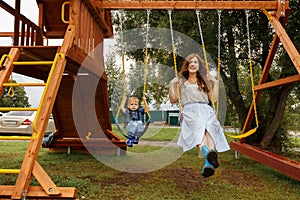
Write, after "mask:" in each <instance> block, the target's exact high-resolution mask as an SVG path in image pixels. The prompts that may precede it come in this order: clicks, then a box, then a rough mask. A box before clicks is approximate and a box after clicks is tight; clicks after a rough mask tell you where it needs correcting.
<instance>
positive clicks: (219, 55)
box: [216, 10, 222, 117]
mask: <svg viewBox="0 0 300 200" xmlns="http://www.w3.org/2000/svg"><path fill="white" fill-rule="evenodd" d="M217 13H218V89H219V91H218V96H217V105H216V115H217V117H219V103H220V81H221V77H220V71H221V13H222V10H218V11H217Z"/></svg>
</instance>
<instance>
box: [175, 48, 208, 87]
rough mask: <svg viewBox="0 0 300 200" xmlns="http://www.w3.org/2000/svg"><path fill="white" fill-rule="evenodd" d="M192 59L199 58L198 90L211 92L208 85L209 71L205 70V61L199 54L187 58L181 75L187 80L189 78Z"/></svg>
mask: <svg viewBox="0 0 300 200" xmlns="http://www.w3.org/2000/svg"><path fill="white" fill-rule="evenodd" d="M192 58H197V59H198V63H199V70H198V71H197V74H196V76H197V84H198V86H199V87H198V89H199V90H202V89H203V90H204V91H205V92H207V93H208V92H209V87H208V84H207V78H206V77H207V71H206V68H205V64H204V62H203V60H202V59H201V57H200V55H199V54H196V53H192V54H190V55H188V56H187V57H186V58H185V61H184V63H183V65H182V68H181V70H180V74H181V75H182V76H184V77H185V79H186V80H187V79H188V78H189V71H188V69H189V64H190V63H191V60H192Z"/></svg>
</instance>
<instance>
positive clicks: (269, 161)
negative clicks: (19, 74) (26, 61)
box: [0, 0, 300, 199]
mask: <svg viewBox="0 0 300 200" xmlns="http://www.w3.org/2000/svg"><path fill="white" fill-rule="evenodd" d="M37 3H38V5H39V10H40V19H39V25H38V26H33V25H32V24H33V23H31V22H30V21H29V20H28V19H25V18H24V16H22V15H20V0H16V6H17V7H16V9H15V10H14V9H11V8H10V7H9V6H8V5H7V4H6V3H4V2H3V1H2V0H1V1H0V7H2V8H4V9H5V10H7V11H8V12H9V13H11V14H12V15H14V16H15V29H14V33H9V34H8V33H0V36H6V35H9V36H11V35H14V36H15V37H14V42H13V46H12V47H9V48H6V47H5V48H4V47H1V48H0V51H1V54H2V55H3V52H6V51H7V49H8V50H9V55H7V57H6V56H4V58H3V66H5V68H3V69H2V70H1V71H0V84H1V87H0V89H1V90H2V89H3V84H4V83H5V82H7V80H8V78H9V76H10V74H11V73H12V69H13V68H14V65H15V64H16V62H17V61H18V59H19V57H22V56H23V57H24V52H26V53H29V57H30V56H31V58H32V55H34V53H35V54H36V55H38V56H39V59H42V58H49V57H51V56H52V57H53V55H58V57H57V62H56V64H55V65H56V66H55V68H54V69H55V71H54V76H53V77H52V78H51V79H49V82H48V83H47V84H48V85H49V88H48V89H47V91H46V92H45V100H44V102H43V103H42V104H41V106H40V108H39V109H40V110H41V115H40V116H39V117H38V119H37V129H38V132H39V134H38V135H37V136H36V138H33V139H31V140H30V143H29V147H28V149H27V152H26V155H25V157H24V160H23V163H22V166H21V169H20V170H19V171H18V174H19V176H18V178H17V182H16V185H14V186H3V185H1V186H0V199H22V198H23V197H22V192H23V191H26V192H27V193H26V195H28V198H33V199H76V194H77V191H76V188H64V187H57V186H56V185H55V183H54V182H53V181H52V180H51V178H50V177H49V176H48V175H47V173H46V171H45V170H44V169H43V168H42V166H41V165H40V164H39V163H38V161H37V158H38V154H39V150H40V148H41V145H42V137H43V134H44V131H45V128H46V124H47V119H48V116H49V114H50V113H51V112H54V113H53V114H54V116H58V119H61V118H60V117H63V115H60V112H63V113H64V114H66V113H68V114H69V112H70V113H71V108H69V107H68V105H67V104H66V103H65V101H66V99H68V98H70V96H72V95H71V93H70V91H72V88H69V87H68V86H69V85H72V84H73V83H74V80H73V79H72V78H64V77H63V73H64V72H67V73H69V74H71V75H72V74H73V73H74V74H76V67H75V66H76V65H78V64H79V65H80V64H82V63H83V60H84V59H85V58H86V57H87V56H88V55H89V53H90V51H91V49H92V48H93V47H92V46H91V42H90V41H94V40H91V38H96V39H99V38H101V39H103V38H104V37H110V36H112V21H111V18H110V17H109V15H108V12H109V10H116V9H128V10H130V9H131V10H145V9H152V10H166V9H171V10H194V9H201V10H265V11H266V12H264V13H265V14H266V16H267V17H268V18H269V20H270V23H271V24H272V26H273V28H274V30H275V32H276V33H275V35H274V38H273V43H272V46H271V48H270V51H269V55H268V58H267V61H266V63H265V66H264V70H263V72H262V75H261V78H260V81H259V83H258V85H257V86H255V91H256V92H255V102H258V100H259V97H260V95H261V94H262V90H264V89H268V88H272V87H277V86H281V85H284V84H290V83H294V82H299V81H300V56H299V53H298V51H297V49H296V48H295V46H294V44H293V42H292V41H291V40H290V38H289V37H288V35H287V33H286V32H285V29H284V25H285V23H286V22H287V19H288V16H289V14H290V8H289V1H288V0H251V1H250V0H228V1H226V0H214V1H210V0H199V1H189V0H186V1H148V0H147V1H132V0H129V1H128V0H124V1H122V0H121V1H120V0H116V1H114V0H69V1H67V0H63V1H61V0H59V1H58V0H56V1H54V0H53V1H50V0H37ZM55 3H58V4H62V3H67V4H69V5H70V10H69V12H67V11H66V13H65V16H64V17H66V18H67V20H64V19H61V20H60V21H55V20H53V21H51V19H54V17H56V16H55V15H53V13H51V12H53V11H56V9H53V8H57V5H56V4H55ZM49 11H51V12H49ZM107 11H108V12H107ZM81 12H82V13H85V14H80V13H81ZM45 16H51V17H50V18H47V19H48V21H46V20H43V17H45ZM19 20H21V21H22V20H23V21H24V22H26V23H27V29H26V30H25V26H23V25H22V26H21V27H19ZM62 21H64V23H65V22H67V23H69V24H64V23H62ZM87 22H88V23H87ZM45 23H46V24H45ZM51 25H53V26H51ZM88 25H90V26H92V27H93V31H90V29H89V28H88ZM30 26H32V27H33V28H32V29H31V28H30ZM44 26H48V27H50V28H49V29H48V30H47V31H44ZM28 27H29V28H28ZM19 29H20V30H21V32H20V31H19ZM30 31H35V32H34V33H31V32H30ZM43 36H46V37H48V38H62V39H63V44H62V45H61V46H58V47H47V46H43V45H42V43H43ZM101 39H100V40H97V41H96V42H95V43H96V45H97V44H98V43H100V42H101ZM280 42H281V43H282V44H283V46H284V48H285V50H286V51H287V53H288V55H289V57H290V58H291V60H292V62H293V64H294V67H295V68H296V70H297V72H298V74H297V75H294V76H291V77H287V78H284V79H280V80H276V81H272V82H266V81H267V77H268V74H269V72H270V69H271V63H272V61H273V59H274V57H275V53H276V50H277V49H278V45H279V43H280ZM21 51H22V53H21ZM102 56H103V55H102ZM100 57H101V55H100ZM51 59H52V58H50V60H51ZM97 63H103V61H101V60H100V61H99V62H97ZM0 65H2V61H1V64H0ZM96 67H97V64H95V63H94V62H93V61H92V60H91V61H90V62H88V64H87V65H86V66H85V68H86V70H89V72H91V73H93V74H96V75H97V76H100V77H101V81H100V84H99V85H100V87H99V90H97V92H100V93H103V95H102V97H101V98H102V99H99V100H98V103H97V105H100V108H99V110H102V111H103V110H104V111H103V112H102V113H101V118H99V120H100V123H102V125H103V126H104V127H107V128H105V130H106V129H108V130H111V123H110V120H109V110H108V105H106V104H107V100H106V99H104V98H107V97H108V96H107V94H106V93H104V92H103V91H107V85H106V80H107V77H106V74H105V73H104V74H99V71H98V68H96ZM101 67H102V68H101ZM15 68H16V67H15ZM100 68H101V69H103V66H100ZM16 69H17V70H22V69H20V68H16ZM31 69H32V70H37V71H36V72H34V71H32V72H31V74H30V75H33V77H34V76H39V77H37V78H40V79H43V80H45V77H44V76H43V74H44V72H47V70H48V68H44V67H41V66H38V67H36V68H35V67H32V68H31ZM71 77H72V76H71ZM101 84H102V85H101ZM83 89H84V88H83ZM62 94H63V95H62ZM79 105H80V102H79ZM85 106H86V104H85ZM101 106H102V107H101ZM55 108H56V109H55ZM58 108H59V109H65V110H60V111H59V109H58ZM66 108H67V110H66ZM52 109H54V110H52ZM71 114H72V113H71ZM253 115H254V112H253V104H252V105H251V107H250V109H249V112H248V116H247V119H246V122H245V124H244V127H243V131H242V132H243V133H244V132H246V131H247V130H249V128H250V124H251V121H252V119H253ZM67 117H68V118H70V117H71V119H73V118H72V115H67ZM56 122H57V123H56V124H57V125H58V127H59V128H60V130H62V131H63V130H65V129H66V128H70V125H69V126H68V127H64V124H63V123H61V122H60V120H58V121H56ZM68 123H72V122H71V121H68ZM64 128H65V129H64ZM71 131H73V129H72V130H71ZM71 131H69V132H67V131H66V132H67V133H68V134H70V137H71V138H72V140H65V137H66V136H68V135H62V136H61V137H59V138H58V139H57V140H56V143H54V144H55V145H56V146H55V145H54V144H53V145H54V146H53V147H61V146H65V145H73V146H82V144H81V143H80V144H79V142H80V138H74V137H75V136H74V134H73V133H72V134H71ZM106 135H107V136H108V137H109V138H111V139H113V141H114V143H115V145H116V146H118V147H120V148H125V150H126V145H125V142H124V141H122V140H121V139H120V138H118V137H117V136H116V135H114V134H113V133H110V132H109V133H106ZM77 137H78V136H77ZM60 141H61V142H60ZM99 141H100V140H99ZM74 142H76V144H75V143H74ZM96 143H97V144H96ZM90 144H91V145H95V147H99V145H104V146H105V145H107V144H106V143H105V142H103V141H102V142H100V143H98V142H97V141H94V140H91V143H90ZM124 145H125V146H124ZM231 147H232V148H233V149H235V150H237V151H239V152H241V153H243V154H245V155H247V156H249V157H251V158H253V159H255V160H257V161H259V162H261V163H263V164H265V165H268V166H270V167H272V168H274V169H276V170H279V171H280V172H282V173H284V174H286V175H288V176H290V177H292V178H295V179H297V180H300V164H299V163H298V162H295V161H291V160H289V159H286V158H283V157H280V156H277V155H274V154H271V153H268V152H266V151H263V150H261V149H257V148H255V147H252V146H250V145H247V144H245V143H243V140H240V142H232V143H231ZM32 176H34V177H35V178H36V179H37V181H38V182H39V183H40V184H41V186H30V180H31V178H32Z"/></svg>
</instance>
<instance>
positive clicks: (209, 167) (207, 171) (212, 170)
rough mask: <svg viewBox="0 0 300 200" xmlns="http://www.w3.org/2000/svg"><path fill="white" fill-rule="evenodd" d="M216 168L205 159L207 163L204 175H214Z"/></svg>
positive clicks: (204, 167)
mask: <svg viewBox="0 0 300 200" xmlns="http://www.w3.org/2000/svg"><path fill="white" fill-rule="evenodd" d="M214 173H215V168H214V167H213V166H212V165H211V164H210V163H209V162H208V160H205V164H204V166H203V168H202V176H204V177H206V178H207V177H210V176H212V175H214Z"/></svg>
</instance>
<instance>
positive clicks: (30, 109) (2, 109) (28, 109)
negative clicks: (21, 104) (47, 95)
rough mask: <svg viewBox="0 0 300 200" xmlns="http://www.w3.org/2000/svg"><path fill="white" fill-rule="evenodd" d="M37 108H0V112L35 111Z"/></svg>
mask: <svg viewBox="0 0 300 200" xmlns="http://www.w3.org/2000/svg"><path fill="white" fill-rule="evenodd" d="M37 110H38V109H37V108H18V107H0V111H37Z"/></svg>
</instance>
